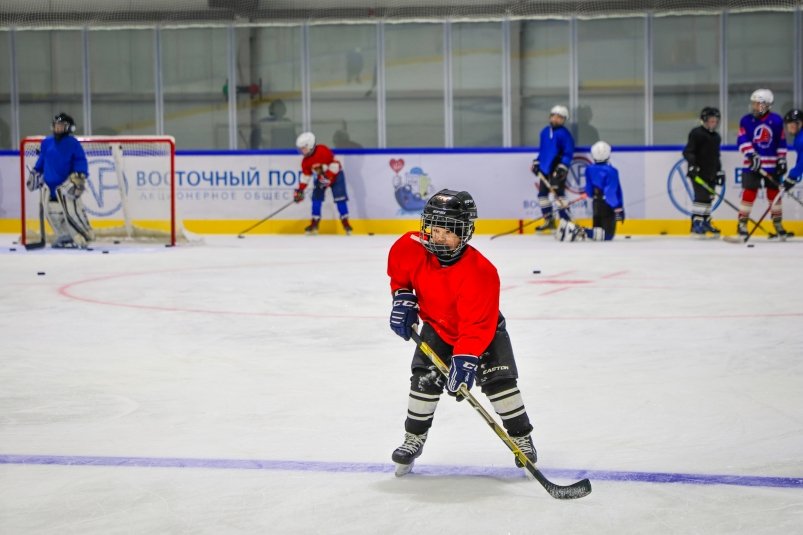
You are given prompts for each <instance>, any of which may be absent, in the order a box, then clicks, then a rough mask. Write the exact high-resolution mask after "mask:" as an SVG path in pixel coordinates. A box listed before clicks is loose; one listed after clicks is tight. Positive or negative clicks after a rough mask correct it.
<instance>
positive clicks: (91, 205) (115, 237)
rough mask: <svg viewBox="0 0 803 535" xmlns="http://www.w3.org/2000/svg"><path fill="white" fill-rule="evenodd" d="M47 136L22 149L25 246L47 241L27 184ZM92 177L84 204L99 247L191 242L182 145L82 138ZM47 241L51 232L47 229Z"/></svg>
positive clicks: (160, 139) (29, 140) (157, 139)
mask: <svg viewBox="0 0 803 535" xmlns="http://www.w3.org/2000/svg"><path fill="white" fill-rule="evenodd" d="M43 139H44V138H43V137H41V136H37V137H26V138H25V139H23V140H22V142H21V143H20V184H21V188H22V195H21V197H22V207H21V214H22V216H21V217H22V221H21V223H22V237H21V240H22V243H23V244H28V243H35V242H38V241H40V240H41V233H40V217H39V204H40V195H39V192H38V191H35V192H30V191H28V189H27V188H26V187H25V181H26V178H27V176H28V172H29V170H30V169H33V167H34V165H35V164H36V160H37V158H38V157H39V153H40V147H41V144H42V140H43ZM77 139H78V141H80V142H81V145H82V146H83V148H84V152H85V153H86V159H87V163H88V164H89V174H88V179H87V187H86V191H85V192H84V194H83V195H82V196H81V200H82V201H83V203H84V206H85V208H86V213H87V217H88V219H89V222H90V224H91V225H92V228H93V230H94V232H95V237H96V240H97V241H99V242H106V241H111V242H117V241H119V242H156V243H158V242H164V244H165V245H171V246H172V245H175V244H176V242H177V241H179V242H180V241H185V238H184V232H183V230H182V229H181V227H180V225H179V224H178V223H177V221H176V182H175V177H176V172H175V154H176V142H175V140H174V139H173V138H172V137H171V136H104V137H101V136H85V137H80V136H78V137H77ZM45 229H46V230H45V232H46V233H47V234H48V236H47V238H48V239H47V241H48V243H52V238H53V237H52V236H51V235H50V234H51V232H52V231H51V229H50V227H49V226H47V224H45Z"/></svg>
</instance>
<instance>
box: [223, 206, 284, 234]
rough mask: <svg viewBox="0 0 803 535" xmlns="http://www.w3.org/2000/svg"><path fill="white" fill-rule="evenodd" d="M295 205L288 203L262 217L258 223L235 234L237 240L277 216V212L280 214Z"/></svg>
mask: <svg viewBox="0 0 803 535" xmlns="http://www.w3.org/2000/svg"><path fill="white" fill-rule="evenodd" d="M295 203H296V202H295V201H290V202H289V203H287V204H285V205H284V206H282V207H281V208H279V209H278V210H276V211H275V212H273V213H272V214H269V215H267V216H265V217H263V218H262V219H260V220H259V221H257V222H256V223H254V224H253V225H251V226H250V227H248V228H247V229H245V230H243V231H242V232H240V233H239V234H237V237H238V238H245V236H244V234H245V233H246V232H250V231H252V230H254V229H255V228H257V227H258V226H259V225H261V224H262V223H264V222H265V221H267V220H268V219H270V218H271V217H273V216H275V215H276V214H278V213H279V212H281V211H282V210H284V209H285V208H288V207H290V206H291V205H293V204H295Z"/></svg>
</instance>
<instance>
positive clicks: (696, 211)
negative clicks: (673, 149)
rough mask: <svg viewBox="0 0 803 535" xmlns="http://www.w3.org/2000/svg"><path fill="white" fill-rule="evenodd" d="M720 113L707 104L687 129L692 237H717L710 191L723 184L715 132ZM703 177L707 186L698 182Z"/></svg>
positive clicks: (717, 135) (719, 138)
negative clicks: (698, 119)
mask: <svg viewBox="0 0 803 535" xmlns="http://www.w3.org/2000/svg"><path fill="white" fill-rule="evenodd" d="M719 119H720V113H719V110H718V109H717V108H712V107H708V106H706V107H705V108H703V110H702V111H701V112H700V125H699V126H697V127H695V128H693V129H692V131H691V132H689V140H688V142H687V143H686V146H685V147H684V148H683V158H685V159H686V162H687V165H688V167H687V171H686V176H687V177H688V178H689V181H690V182H691V185H692V188H693V191H694V204H692V209H691V234H692V237H695V238H705V237H706V233H711V235H712V236H713V237H719V234H720V231H719V229H718V228H716V227H715V226H713V225H712V224H711V201H712V200H713V198H714V194H713V193H712V191H713V190H714V189H715V188H716V187H717V186H724V185H725V172H724V171H722V161H721V159H720V149H719V146H720V145H721V144H722V138H721V137H720V135H719V133H718V132H717V126H719ZM698 179H700V180H703V181H704V182H705V184H706V186H708V187H706V186H704V185H702V184H699V183H697V180H698Z"/></svg>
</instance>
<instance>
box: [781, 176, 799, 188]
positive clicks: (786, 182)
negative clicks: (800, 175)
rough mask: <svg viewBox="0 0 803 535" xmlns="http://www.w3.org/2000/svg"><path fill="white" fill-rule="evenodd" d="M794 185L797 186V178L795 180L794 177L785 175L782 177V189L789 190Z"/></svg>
mask: <svg viewBox="0 0 803 535" xmlns="http://www.w3.org/2000/svg"><path fill="white" fill-rule="evenodd" d="M795 186H797V180H795V179H794V178H789V177H786V178H785V179H784V181H783V190H784V191H789V190H790V189H792V188H794V187H795Z"/></svg>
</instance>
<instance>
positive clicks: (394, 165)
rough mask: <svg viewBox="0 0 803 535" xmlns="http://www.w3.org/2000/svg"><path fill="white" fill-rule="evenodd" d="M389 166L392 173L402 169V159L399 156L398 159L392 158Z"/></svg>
mask: <svg viewBox="0 0 803 535" xmlns="http://www.w3.org/2000/svg"><path fill="white" fill-rule="evenodd" d="M390 168H391V169H393V172H394V173H398V172H399V171H401V170H402V169H404V160H403V159H401V158H399V159H398V160H397V159H395V158H393V159H391V160H390Z"/></svg>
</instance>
